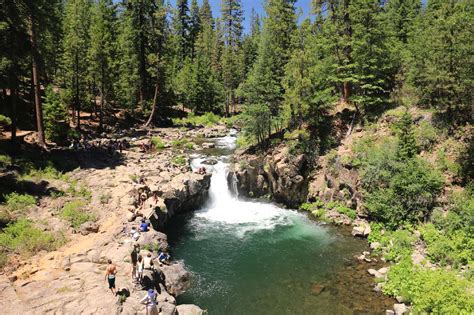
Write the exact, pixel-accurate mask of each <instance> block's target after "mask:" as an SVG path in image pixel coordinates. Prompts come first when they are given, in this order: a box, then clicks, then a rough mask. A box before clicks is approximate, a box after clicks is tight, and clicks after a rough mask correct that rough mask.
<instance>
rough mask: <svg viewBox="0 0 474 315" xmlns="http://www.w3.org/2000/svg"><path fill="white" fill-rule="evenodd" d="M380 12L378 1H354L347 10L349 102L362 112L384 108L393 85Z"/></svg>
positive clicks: (392, 72) (392, 66) (390, 61)
mask: <svg viewBox="0 0 474 315" xmlns="http://www.w3.org/2000/svg"><path fill="white" fill-rule="evenodd" d="M381 10H382V8H381V6H380V4H379V1H377V0H353V1H352V2H351V5H350V7H349V14H350V16H351V24H352V27H351V28H352V43H351V59H352V64H351V67H352V73H353V77H352V82H353V83H352V85H353V87H352V96H351V98H350V100H351V101H352V102H353V103H354V104H355V105H356V106H357V108H358V109H359V110H361V111H362V112H363V113H367V112H370V111H377V110H379V107H380V106H383V105H385V104H386V103H387V102H388V101H389V98H390V93H391V91H392V89H393V86H394V85H393V83H394V73H395V71H394V64H393V60H392V58H391V54H390V53H388V51H389V49H388V47H387V38H388V35H387V32H386V30H385V29H384V27H383V24H382V18H383V16H382V11H381Z"/></svg>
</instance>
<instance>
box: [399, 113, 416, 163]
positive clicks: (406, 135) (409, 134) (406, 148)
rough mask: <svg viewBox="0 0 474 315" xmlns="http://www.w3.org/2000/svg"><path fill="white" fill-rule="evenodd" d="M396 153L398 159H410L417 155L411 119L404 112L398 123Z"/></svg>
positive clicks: (408, 114)
mask: <svg viewBox="0 0 474 315" xmlns="http://www.w3.org/2000/svg"><path fill="white" fill-rule="evenodd" d="M398 128H399V133H398V151H397V155H398V157H399V158H400V159H402V160H405V159H410V158H412V157H414V156H415V155H416V153H417V150H418V148H417V146H416V139H415V134H414V132H413V119H412V117H411V115H410V113H409V112H408V110H407V111H405V113H404V114H403V116H402V117H401V119H400V121H399V123H398Z"/></svg>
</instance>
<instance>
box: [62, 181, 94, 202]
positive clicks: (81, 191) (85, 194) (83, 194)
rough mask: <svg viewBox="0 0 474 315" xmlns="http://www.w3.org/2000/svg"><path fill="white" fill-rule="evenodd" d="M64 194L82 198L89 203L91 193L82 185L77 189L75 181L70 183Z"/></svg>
mask: <svg viewBox="0 0 474 315" xmlns="http://www.w3.org/2000/svg"><path fill="white" fill-rule="evenodd" d="M66 193H67V194H68V195H69V196H71V197H79V198H84V199H85V200H87V201H90V200H91V199H92V192H91V191H90V190H89V189H87V187H86V186H85V185H83V184H81V185H80V187H79V188H78V187H77V181H72V182H71V183H70V184H69V187H68V189H67V191H66Z"/></svg>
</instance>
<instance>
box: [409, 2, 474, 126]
mask: <svg viewBox="0 0 474 315" xmlns="http://www.w3.org/2000/svg"><path fill="white" fill-rule="evenodd" d="M473 15H474V4H473V3H472V1H469V0H460V1H440V0H433V1H429V2H428V5H427V7H426V11H425V12H424V13H423V14H422V16H420V18H419V19H418V21H417V22H418V23H417V26H416V29H415V30H414V31H413V36H412V37H411V40H409V45H410V63H409V69H410V70H411V71H410V73H409V81H410V83H411V85H412V86H413V87H415V88H416V89H417V91H418V94H419V96H420V103H421V104H423V105H431V106H434V107H436V108H439V109H441V110H447V112H448V115H449V116H451V118H453V117H454V115H455V114H456V113H457V112H459V113H461V115H459V117H462V119H465V117H466V115H465V114H463V112H464V111H465V112H469V110H470V107H471V106H472V100H473V98H472V90H473V89H474V84H473V80H472V78H473V75H474V62H473V59H472V51H473V50H474V43H473V41H472V37H473V30H472V27H467V25H470V24H471V23H472V16H473Z"/></svg>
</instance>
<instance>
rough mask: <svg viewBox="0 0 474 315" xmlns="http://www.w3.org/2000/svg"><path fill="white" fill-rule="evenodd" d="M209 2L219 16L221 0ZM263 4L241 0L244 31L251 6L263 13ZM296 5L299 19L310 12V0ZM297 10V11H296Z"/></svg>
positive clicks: (262, 2)
mask: <svg viewBox="0 0 474 315" xmlns="http://www.w3.org/2000/svg"><path fill="white" fill-rule="evenodd" d="M188 2H189V5H190V6H191V0H189V1H188ZM171 3H172V4H173V5H174V4H175V3H176V1H175V0H171ZM198 3H199V5H201V4H202V0H198ZM209 3H210V4H211V7H212V15H213V16H214V17H216V16H220V11H221V0H209ZM264 4H265V0H242V7H243V10H244V17H245V20H244V28H245V31H248V30H249V29H250V14H251V12H252V8H254V9H255V11H256V12H257V13H258V14H259V15H264V14H265V10H264V8H263V6H264ZM296 6H297V7H298V10H301V16H300V20H301V19H304V18H305V17H307V16H308V15H309V14H310V13H311V0H298V1H297V2H296ZM298 12H299V11H297V13H298Z"/></svg>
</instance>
